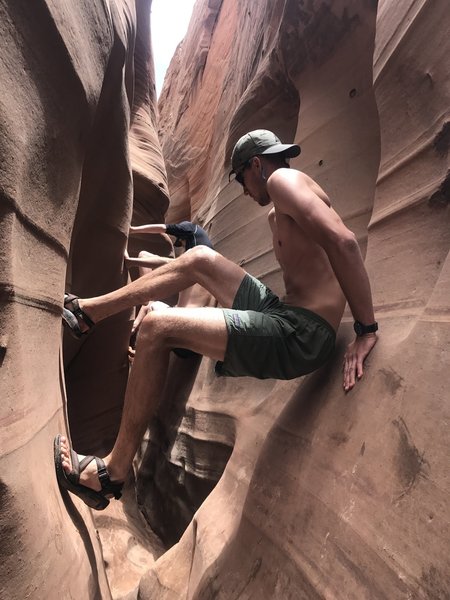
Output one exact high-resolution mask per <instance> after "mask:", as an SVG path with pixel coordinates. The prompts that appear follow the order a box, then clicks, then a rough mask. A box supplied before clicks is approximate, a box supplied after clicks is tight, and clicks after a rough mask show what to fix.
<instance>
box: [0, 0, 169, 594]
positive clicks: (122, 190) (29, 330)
mask: <svg viewBox="0 0 450 600" xmlns="http://www.w3.org/2000/svg"><path fill="white" fill-rule="evenodd" d="M150 7H151V1H150V0H136V2H135V0H128V1H127V0H104V1H100V0H99V1H96V2H92V1H91V0H86V1H85V0H81V1H80V2H76V3H74V2H71V1H69V0H65V1H61V0H58V1H54V0H46V1H44V0H39V1H36V2H34V1H33V2H31V3H30V2H28V1H25V0H24V1H22V0H17V1H16V0H15V1H14V2H9V1H7V0H1V1H0V31H1V42H0V81H1V93H0V156H1V158H0V163H1V168H0V199H1V200H0V210H1V221H0V265H1V270H0V273H1V275H0V302H1V311H0V367H1V392H0V397H1V399H2V402H1V417H0V422H1V438H0V439H1V448H0V477H1V482H0V530H1V540H2V541H1V550H0V553H1V561H0V563H1V567H0V569H1V570H0V596H1V597H2V598H8V600H10V599H16V598H17V599H19V598H49V599H52V598H60V597H61V598H69V597H70V598H83V599H90V598H97V599H100V598H102V599H106V598H109V597H110V591H109V585H108V582H107V580H106V577H105V571H104V566H103V559H102V552H101V548H100V546H99V543H98V538H97V535H96V532H95V528H94V526H93V522H92V518H91V514H90V511H89V510H88V509H87V508H86V506H85V505H84V504H83V503H81V502H78V500H77V499H74V498H73V497H72V496H69V495H68V494H63V495H62V496H61V493H60V491H59V489H58V486H57V483H56V478H55V473H54V465H53V450H52V443H53V437H54V436H55V434H56V433H57V432H64V431H65V430H66V425H67V419H66V411H68V413H69V415H70V419H71V434H72V437H73V440H74V443H75V447H76V448H77V450H79V451H80V452H82V451H89V450H98V451H99V452H105V451H106V450H107V449H108V448H109V447H110V445H111V443H112V442H113V440H114V435H115V430H116V428H117V423H118V420H119V417H120V410H121V404H122V401H123V390H124V386H125V384H126V378H127V372H128V365H127V347H128V336H129V329H130V317H131V315H130V314H123V315H119V316H118V317H117V318H116V319H114V320H112V321H113V322H111V323H109V324H107V325H106V326H105V327H99V328H98V330H97V331H96V333H95V336H91V337H90V338H88V339H86V340H84V341H83V342H77V341H74V340H71V339H67V340H65V347H64V361H65V366H66V379H65V377H64V375H63V364H62V363H63V358H62V353H61V306H62V299H63V293H64V290H65V286H66V283H67V285H68V287H72V289H73V290H74V291H76V292H78V293H80V294H83V293H87V294H89V295H94V294H97V293H104V292H107V291H108V290H111V289H115V288H116V287H117V286H120V285H122V284H123V283H125V282H126V281H127V278H128V272H127V271H126V270H125V269H124V266H123V255H124V250H125V246H126V243H127V237H128V227H129V224H130V219H131V216H132V209H133V201H134V206H135V213H134V219H135V220H136V222H143V221H148V220H155V221H157V220H159V221H162V220H163V219H164V213H165V211H166V209H167V205H168V190H167V181H166V175H165V168H164V162H163V159H162V154H161V150H160V147H159V142H158V138H157V135H156V131H155V119H156V116H157V107H156V100H155V90H154V81H153V79H152V68H149V67H152V55H151V49H150V48H151V47H150V36H149V19H150ZM132 168H133V171H132ZM133 190H134V196H133ZM166 246H168V244H167V243H166ZM156 249H158V250H162V251H167V247H164V246H163V245H161V248H156V246H155V250H156ZM111 342H113V343H111ZM66 385H67V395H68V403H67V405H66V390H65V386H66Z"/></svg>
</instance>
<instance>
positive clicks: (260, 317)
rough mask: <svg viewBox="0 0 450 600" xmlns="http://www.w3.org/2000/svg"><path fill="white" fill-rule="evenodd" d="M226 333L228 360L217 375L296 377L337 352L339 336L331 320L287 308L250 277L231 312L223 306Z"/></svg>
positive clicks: (293, 308) (218, 366)
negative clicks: (336, 342) (336, 340)
mask: <svg viewBox="0 0 450 600" xmlns="http://www.w3.org/2000/svg"><path fill="white" fill-rule="evenodd" d="M222 310H223V314H224V317H225V322H226V325H227V329H228V343H227V349H226V352H225V358H224V360H223V362H222V361H219V362H217V363H216V367H215V371H216V374H217V375H226V376H228V377H241V376H249V377H256V378H258V379H294V378H295V377H300V376H301V375H306V374H307V373H311V372H312V371H315V370H316V369H318V368H319V367H321V366H322V365H323V364H324V363H325V362H326V361H327V360H328V358H329V357H330V355H331V354H332V353H333V350H334V344H335V339H336V334H335V332H334V330H333V328H332V327H331V325H330V324H329V323H327V321H325V319H322V317H320V316H319V315H316V314H315V313H313V312H311V311H310V310H307V309H305V308H297V307H294V306H289V305H288V304H284V303H283V302H281V300H280V299H279V298H278V296H276V295H275V294H274V293H273V292H272V291H271V290H270V289H269V288H268V287H266V286H265V285H264V284H263V283H261V282H260V281H258V279H256V278H255V277H252V276H251V275H249V274H246V276H245V277H244V279H243V280H242V283H241V285H240V287H239V289H238V291H237V294H236V297H235V299H234V302H233V308H223V309H222Z"/></svg>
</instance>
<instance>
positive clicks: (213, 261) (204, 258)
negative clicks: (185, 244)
mask: <svg viewBox="0 0 450 600" xmlns="http://www.w3.org/2000/svg"><path fill="white" fill-rule="evenodd" d="M184 256H185V259H186V261H187V262H188V263H190V267H191V268H192V269H194V270H195V271H197V272H201V273H205V272H206V273H207V272H208V271H210V270H214V269H216V268H217V261H218V259H219V258H220V254H219V253H218V252H216V251H215V250H213V249H212V248H209V247H208V246H195V248H191V249H190V250H188V251H187V252H185V254H184Z"/></svg>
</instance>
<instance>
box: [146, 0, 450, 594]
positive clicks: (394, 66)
mask: <svg viewBox="0 0 450 600" xmlns="http://www.w3.org/2000/svg"><path fill="white" fill-rule="evenodd" d="M449 25H450V23H449V13H448V10H447V6H446V2H445V1H444V0H438V1H437V2H432V1H431V0H417V1H413V0H401V1H400V2H395V3H393V2H387V1H386V0H385V1H381V2H380V3H379V6H378V14H377V5H376V2H373V1H369V0H367V1H356V0H355V1H352V0H337V1H334V2H322V1H318V0H317V1H314V0H311V1H310V2H306V1H305V2H294V1H289V0H287V1H279V2H277V1H275V2H274V1H270V2H269V1H261V2H258V3H256V2H253V1H250V0H242V1H240V2H233V1H232V0H222V1H215V2H211V1H206V0H203V1H199V2H197V3H196V5H195V9H194V15H193V19H192V21H191V24H190V27H189V31H188V34H187V36H186V38H185V40H184V42H183V44H181V45H180V46H179V48H178V50H177V53H176V55H175V56H174V59H173V61H172V63H171V66H170V69H169V72H168V75H167V77H166V81H165V84H164V88H163V92H162V95H161V98H160V102H159V107H160V115H161V118H160V125H159V127H160V134H161V139H162V145H163V150H164V155H165V159H166V165H167V168H168V180H169V188H170V192H171V205H170V208H169V219H171V220H175V219H179V218H186V217H192V218H197V219H198V220H200V221H201V222H202V223H203V224H204V226H205V227H206V228H207V229H209V231H210V234H211V237H212V240H213V242H214V244H215V246H216V248H217V249H218V250H219V251H221V252H222V253H224V254H225V255H226V256H228V257H229V258H231V259H233V260H235V261H237V262H239V263H241V264H243V266H244V268H246V269H247V270H248V271H249V272H250V273H252V274H254V275H256V276H258V277H260V278H261V279H262V280H263V281H264V282H265V283H267V284H269V285H270V286H271V287H272V288H273V289H274V290H275V291H280V290H281V279H280V272H279V268H278V266H277V264H276V261H275V259H274V256H273V252H272V250H271V245H270V234H269V228H268V225H267V222H266V218H265V217H266V212H267V209H262V208H259V207H257V206H254V205H253V203H252V202H251V201H250V200H249V199H248V198H245V197H243V196H242V194H241V189H240V187H239V186H238V185H237V184H235V183H228V178H227V173H228V170H229V166H228V164H229V155H230V150H231V148H232V146H233V144H234V143H235V141H236V140H237V138H238V137H239V136H240V135H241V134H243V133H244V132H245V131H247V130H250V129H253V128H257V127H266V128H269V129H273V130H274V131H275V132H276V133H277V134H279V136H280V137H281V138H282V139H283V140H285V141H291V140H295V141H296V142H297V143H300V145H301V146H302V154H301V155H300V157H299V158H298V159H295V160H293V161H291V164H292V165H293V166H294V167H297V168H300V169H302V170H304V171H305V172H307V173H308V174H309V175H311V176H312V177H313V178H315V179H316V180H317V181H318V182H319V183H320V184H321V185H322V186H323V187H324V188H325V190H326V191H327V192H328V193H329V195H330V197H331V198H332V201H333V203H334V205H335V207H336V208H337V210H338V212H339V213H340V214H341V215H342V216H343V218H344V219H345V221H346V223H347V224H348V225H349V227H351V228H352V229H353V230H354V231H355V232H356V233H357V235H358V238H359V240H360V242H361V244H362V246H363V248H364V249H365V250H366V249H367V255H366V263H367V267H368V270H369V273H370V275H371V279H372V282H373V293H374V300H375V304H376V311H377V318H378V320H379V322H380V325H381V338H380V342H379V344H378V345H377V348H376V350H375V352H374V354H373V356H372V357H371V360H370V364H369V365H368V367H367V370H366V374H365V377H364V380H363V381H362V382H360V383H359V384H358V386H357V388H356V389H355V390H354V391H352V392H351V393H350V394H348V395H344V393H343V391H342V386H341V368H340V367H341V363H342V358H343V353H344V347H345V344H346V343H347V342H348V341H349V340H350V339H351V336H352V328H351V316H350V315H348V317H347V319H346V320H345V322H344V324H343V325H342V327H341V330H340V332H339V339H338V347H337V353H336V357H335V360H334V361H332V362H331V363H330V364H329V365H328V366H327V367H326V368H323V369H322V370H321V371H320V372H318V373H316V374H314V375H312V376H309V377H307V378H304V379H302V380H296V381H291V382H275V381H255V380H247V379H222V380H217V379H215V378H214V375H213V371H212V363H211V362H210V361H208V360H203V361H202V363H201V365H200V369H199V372H198V375H197V377H196V379H195V383H194V385H193V388H192V391H190V390H189V389H188V390H185V393H184V401H186V400H187V404H186V409H185V411H184V414H182V410H181V409H180V406H179V396H176V397H177V398H178V400H176V402H177V404H176V406H177V407H178V408H177V409H176V410H177V411H178V413H177V414H178V415H179V417H178V422H179V423H180V425H179V426H176V425H174V423H173V415H171V416H170V415H169V417H170V418H169V417H166V419H167V420H168V425H167V428H166V430H165V433H164V435H165V436H166V438H167V440H168V443H167V445H166V449H165V452H164V453H163V454H161V453H160V454H159V455H158V456H157V457H155V455H154V454H153V455H152V457H151V461H146V459H144V463H143V473H144V474H145V473H147V471H148V470H150V471H151V470H152V469H153V470H154V466H152V465H154V463H155V462H158V463H159V466H158V470H157V472H158V478H157V479H156V480H155V481H154V484H153V485H154V487H155V488H158V485H159V486H160V488H159V489H157V491H156V492H154V491H153V492H151V493H147V497H146V498H145V499H144V504H145V506H144V510H146V508H147V509H148V511H147V514H149V515H150V516H151V515H152V514H153V513H152V511H153V509H154V506H155V498H158V497H163V496H164V490H165V489H170V491H171V496H172V501H170V497H169V496H166V498H169V500H167V503H168V504H169V506H166V507H164V508H165V510H166V513H165V514H164V510H162V511H160V512H159V519H160V521H159V522H158V524H157V525H158V527H159V528H160V530H161V531H162V532H163V534H166V537H167V539H169V540H170V539H171V537H170V534H169V533H168V527H169V524H170V522H171V521H170V515H171V514H173V505H176V504H177V503H178V505H179V506H182V507H183V509H182V510H186V511H188V510H189V509H190V510H191V513H192V511H194V510H195V509H196V508H197V505H196V502H198V498H199V497H200V496H201V493H202V489H203V492H205V490H206V489H207V488H208V482H214V481H215V480H216V479H217V477H218V473H217V468H216V467H217V464H219V465H220V464H221V462H220V461H219V463H217V462H215V460H216V455H217V453H216V452H215V448H216V445H217V442H218V441H220V443H221V444H223V446H225V447H228V448H229V449H230V451H232V453H231V457H230V459H229V462H228V463H227V465H226V468H225V471H224V473H223V475H222V477H221V479H220V481H219V483H218V484H217V486H216V487H215V488H214V490H213V491H212V493H211V494H210V495H209V496H208V498H207V499H206V501H205V502H204V503H203V504H202V505H201V507H200V508H199V509H198V510H197V512H196V513H195V516H194V517H193V519H192V522H191V524H190V525H189V527H188V528H187V530H186V532H185V533H184V535H183V536H182V538H181V540H180V541H179V542H178V544H176V545H175V546H173V547H172V548H171V550H170V551H169V552H167V553H166V554H165V555H164V556H163V557H161V558H160V559H159V560H158V561H157V563H156V565H155V567H154V568H153V569H152V570H151V571H149V573H148V574H147V576H146V577H144V578H143V580H142V582H141V587H140V594H141V596H140V597H142V598H152V599H154V598H159V599H163V598H164V599H168V598H170V599H172V598H198V599H200V598H202V599H203V598H204V599H210V598H223V599H224V600H225V599H226V600H229V599H231V598H233V599H234V598H236V599H238V598H239V599H240V600H242V599H246V598H249V599H250V598H277V599H283V600H286V599H288V598H295V599H298V598H304V599H308V600H310V599H312V598H330V599H335V598H345V599H350V598H354V599H355V600H356V599H358V600H359V599H360V598H369V597H370V598H389V599H390V598H409V597H414V598H424V599H425V598H446V597H448V596H450V587H449V583H448V582H449V581H450V571H449V564H448V560H447V557H448V555H449V552H450V526H449V522H450V508H449V503H448V495H449V491H450V490H449V485H450V484H449V479H448V452H449V447H450V429H449V427H448V422H449V417H450V415H449V408H448V402H447V399H448V391H447V388H448V384H449V379H448V375H447V374H446V373H447V370H446V365H447V364H448V361H449V353H450V352H449V349H450V344H449V341H450V340H449V331H450V330H449V315H450V305H449V304H450V303H449V297H450V294H449V292H450V277H449V273H450V271H449V258H448V250H449V242H450V239H449V238H450V233H449V232H450V228H449V206H448V204H449V180H448V172H449V165H448V149H449V117H448V106H449V93H450V91H449V87H448V80H449V73H448V69H449V65H448V61H447V60H445V57H446V56H448V53H449V50H450V48H449V38H448V35H447V32H448V29H449ZM373 81H374V85H373ZM377 109H378V110H377ZM169 396H170V394H166V400H168V401H170V398H169ZM167 410H168V409H166V411H165V412H167ZM205 423H207V425H206V426H205ZM177 429H178V432H179V433H177ZM159 435H161V433H160V434H159ZM155 439H156V436H155ZM208 443H210V445H211V448H213V451H212V453H208V450H205V445H208ZM142 477H143V478H144V481H146V479H145V477H146V475H142ZM145 489H146V490H148V487H146V488H145ZM174 494H176V496H175V497H174ZM186 496H188V500H186ZM170 503H171V506H170ZM180 511H181V509H180ZM161 519H163V521H162V522H161ZM164 519H166V520H165V521H164Z"/></svg>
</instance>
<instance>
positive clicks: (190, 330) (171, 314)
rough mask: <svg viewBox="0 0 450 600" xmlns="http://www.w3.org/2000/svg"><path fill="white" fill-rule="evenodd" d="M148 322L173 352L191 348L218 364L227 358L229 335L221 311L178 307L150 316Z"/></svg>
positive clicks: (208, 308) (217, 309) (156, 312)
mask: <svg viewBox="0 0 450 600" xmlns="http://www.w3.org/2000/svg"><path fill="white" fill-rule="evenodd" d="M155 319H156V320H157V322H155ZM146 321H147V323H148V324H149V325H151V324H152V323H153V325H154V326H155V327H156V330H157V331H159V332H160V334H161V335H162V338H163V340H164V344H165V345H166V346H167V347H168V348H170V349H173V348H187V349H189V350H192V351H193V352H197V353H198V354H202V355H204V356H208V357H209V358H212V359H214V360H223V358H224V356H225V351H226V348H227V342H228V331H227V326H226V323H225V317H224V315H223V312H222V310H221V309H220V308H210V307H206V308H178V307H174V308H169V309H167V310H163V311H155V312H153V313H150V314H149V315H148V316H147V317H146ZM144 323H145V321H144Z"/></svg>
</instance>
